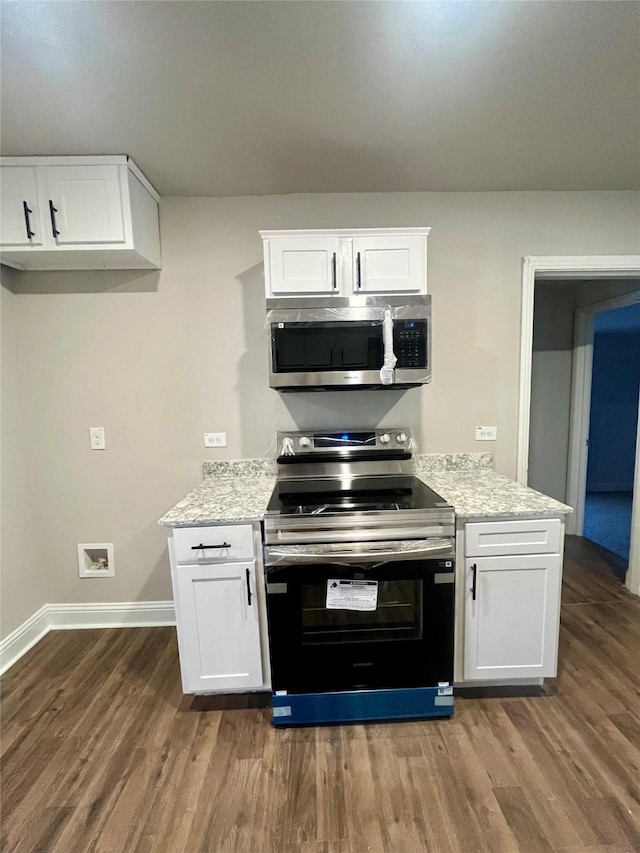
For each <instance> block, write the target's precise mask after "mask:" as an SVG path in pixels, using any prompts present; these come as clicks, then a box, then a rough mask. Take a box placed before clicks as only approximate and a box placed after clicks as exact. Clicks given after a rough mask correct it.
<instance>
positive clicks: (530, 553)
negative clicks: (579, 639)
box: [463, 519, 563, 682]
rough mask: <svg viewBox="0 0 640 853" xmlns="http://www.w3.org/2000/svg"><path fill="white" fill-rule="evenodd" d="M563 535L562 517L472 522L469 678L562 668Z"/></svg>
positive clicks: (523, 675)
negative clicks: (559, 639)
mask: <svg viewBox="0 0 640 853" xmlns="http://www.w3.org/2000/svg"><path fill="white" fill-rule="evenodd" d="M562 543H563V528H562V523H561V522H560V520H559V519H536V520H531V519H526V520H517V519H514V520H506V521H491V522H489V521H486V522H479V523H470V524H467V525H466V529H465V552H466V553H465V559H464V665H463V676H464V681H479V680H481V681H496V682H497V681H501V680H509V679H536V678H543V677H553V676H555V675H556V674H557V664H558V633H559V624H560V593H561V582H562Z"/></svg>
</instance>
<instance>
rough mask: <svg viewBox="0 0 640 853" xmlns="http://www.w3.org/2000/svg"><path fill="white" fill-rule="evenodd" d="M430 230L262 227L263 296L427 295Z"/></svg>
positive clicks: (268, 297)
mask: <svg viewBox="0 0 640 853" xmlns="http://www.w3.org/2000/svg"><path fill="white" fill-rule="evenodd" d="M429 231H430V229H429V228H394V229H390V228H369V229H367V228H361V229H350V230H338V231H261V232H260V235H261V237H262V240H263V245H264V270H265V291H266V296H267V299H270V298H279V297H295V296H297V297H300V296H352V295H354V294H385V293H393V294H399V293H400V294H401V293H407V294H421V293H426V292H427V236H428V234H429Z"/></svg>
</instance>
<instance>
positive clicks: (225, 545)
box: [191, 542, 231, 551]
mask: <svg viewBox="0 0 640 853" xmlns="http://www.w3.org/2000/svg"><path fill="white" fill-rule="evenodd" d="M207 548H231V545H229V543H228V542H223V543H222V545H203V544H202V542H201V543H200V544H199V545H192V546H191V550H192V551H206V550H207Z"/></svg>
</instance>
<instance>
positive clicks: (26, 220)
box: [22, 201, 36, 240]
mask: <svg viewBox="0 0 640 853" xmlns="http://www.w3.org/2000/svg"><path fill="white" fill-rule="evenodd" d="M22 209H23V210H24V224H25V227H26V229H27V240H30V239H31V238H32V237H35V236H36V234H35V231H32V230H31V220H30V219H29V214H30V213H33V210H31V208H30V207H29V205H28V204H27V202H26V201H23V202H22Z"/></svg>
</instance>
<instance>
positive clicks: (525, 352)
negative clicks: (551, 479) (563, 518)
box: [517, 256, 640, 595]
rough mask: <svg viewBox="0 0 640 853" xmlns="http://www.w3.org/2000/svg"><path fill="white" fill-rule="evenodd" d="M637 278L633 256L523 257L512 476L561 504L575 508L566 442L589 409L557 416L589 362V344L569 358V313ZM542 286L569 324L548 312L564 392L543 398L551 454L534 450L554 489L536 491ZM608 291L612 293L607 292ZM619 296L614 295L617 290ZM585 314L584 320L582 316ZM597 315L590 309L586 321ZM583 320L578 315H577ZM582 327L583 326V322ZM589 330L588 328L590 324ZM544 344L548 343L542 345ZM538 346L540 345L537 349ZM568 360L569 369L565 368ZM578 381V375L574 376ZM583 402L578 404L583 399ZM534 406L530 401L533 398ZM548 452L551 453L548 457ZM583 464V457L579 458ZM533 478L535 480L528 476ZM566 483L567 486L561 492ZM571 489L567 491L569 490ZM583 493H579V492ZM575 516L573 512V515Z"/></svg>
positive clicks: (552, 353)
mask: <svg viewBox="0 0 640 853" xmlns="http://www.w3.org/2000/svg"><path fill="white" fill-rule="evenodd" d="M639 277H640V257H639V256H620V257H613V256H605V257H598V256H594V257H559V258H553V257H551V258H525V260H524V265H523V290H522V325H521V362H520V406H519V430H518V457H517V477H518V480H519V482H521V483H523V484H525V485H526V484H530V485H531V486H532V487H534V488H536V486H537V487H538V488H539V489H540V490H541V491H546V492H547V493H550V492H551V491H552V490H555V492H556V493H555V494H552V496H553V497H557V498H558V499H560V500H563V498H564V502H567V503H569V504H571V505H575V503H576V502H575V500H573V497H574V496H575V486H576V483H577V482H578V479H579V478H577V476H576V475H577V468H576V465H575V461H574V460H575V454H572V453H570V450H569V445H570V438H571V436H572V435H574V434H575V432H576V429H575V427H576V418H577V421H578V425H579V426H580V427H582V428H584V427H585V426H586V429H587V430H588V422H589V406H588V403H587V404H585V405H583V407H582V409H581V410H579V411H578V412H576V408H575V406H574V407H573V409H572V408H571V407H570V406H568V405H567V406H566V407H565V408H564V415H563V417H564V420H563V417H558V416H557V415H558V412H559V410H560V408H561V407H560V406H559V405H556V404H559V402H560V401H561V400H562V399H564V400H565V401H568V400H570V398H571V388H572V387H574V388H575V387H576V381H575V380H576V370H578V373H579V371H580V368H582V371H583V377H584V372H585V371H584V368H585V366H588V367H589V369H590V366H591V363H590V362H589V363H588V364H587V362H588V361H589V359H590V358H591V354H592V345H591V346H589V345H587V344H585V343H583V345H582V346H580V347H578V348H577V349H576V350H575V356H576V357H575V358H573V355H574V352H573V340H572V335H571V330H572V326H573V312H574V311H575V310H576V307H579V308H585V307H587V306H593V305H594V304H595V303H598V302H602V301H605V300H606V299H607V297H612V296H613V295H614V293H615V291H616V287H618V288H621V289H622V291H623V292H624V291H625V290H626V291H629V290H632V289H635V290H637V289H638V286H640V282H639V283H638V284H637V285H634V282H631V281H627V282H621V283H620V284H619V285H614V283H613V282H612V279H618V280H621V279H629V278H636V279H638V278H639ZM580 280H582V281H581V285H582V292H581V296H580V299H579V300H578V301H577V302H576V299H575V291H574V295H573V296H570V294H569V290H567V289H566V288H567V287H568V286H569V287H570V286H571V285H572V284H573V283H577V281H580ZM544 284H547V285H548V287H547V291H548V292H550V293H555V298H556V300H559V301H560V302H562V301H563V300H564V302H565V303H566V304H565V308H567V307H568V306H570V307H569V317H570V318H571V319H570V321H569V322H566V323H565V324H564V329H563V328H562V326H563V324H562V322H559V315H558V314H557V312H556V311H555V309H553V311H552V315H553V320H552V325H551V326H550V328H551V329H552V331H553V335H555V336H556V337H557V336H558V335H560V336H561V337H562V335H564V341H563V342H561V345H558V342H557V341H555V342H554V341H551V345H550V346H547V347H546V350H547V355H548V356H549V359H550V360H551V362H554V361H555V365H556V367H555V368H554V370H555V372H556V375H560V374H562V376H563V377H564V378H563V381H564V383H565V384H564V391H560V392H558V389H557V388H556V389H555V391H556V397H555V401H552V398H550V397H548V396H547V398H546V400H545V405H546V408H545V413H544V419H543V420H544V426H545V427H546V429H547V435H548V436H552V437H553V441H554V442H555V446H554V447H553V452H550V450H549V448H551V446H552V445H551V444H550V443H549V442H546V441H544V440H543V441H541V442H540V443H539V447H538V450H540V448H542V452H543V454H545V459H546V464H547V468H548V471H550V472H552V473H553V475H554V476H555V487H554V489H550V488H540V484H539V483H536V482H530V478H529V462H530V442H531V448H532V449H533V448H534V445H535V440H536V439H535V438H534V435H533V433H532V430H531V425H532V417H533V418H535V412H532V409H531V404H532V390H533V391H535V388H533V385H532V380H533V379H534V377H533V362H534V348H533V344H534V301H535V296H536V291H537V290H538V287H539V286H541V285H544ZM612 287H613V290H612ZM619 292H620V291H619ZM588 313H589V312H588V311H587V312H586V313H585V317H586V316H587V315H588ZM597 313H598V311H597V310H595V311H592V312H591V314H592V317H593V316H595V314H597ZM583 320H584V317H583ZM587 325H588V323H587ZM591 328H593V325H592V326H591ZM547 343H549V342H547ZM543 348H544V347H543ZM572 361H573V367H572V365H571V363H572ZM578 378H579V377H578ZM583 402H584V401H583ZM534 404H535V399H534ZM587 436H588V433H587V432H586V431H585V433H584V443H585V446H586V441H587ZM554 453H555V454H556V455H555V457H554ZM639 456H640V454H636V469H637V465H638V457H639ZM554 458H555V459H556V460H557V459H563V462H564V470H563V465H562V464H560V465H558V464H556V462H554ZM585 463H586V454H585ZM584 478H585V489H586V467H585V472H584ZM534 479H535V477H534ZM639 479H640V478H639V477H638V475H637V470H636V474H635V477H634V482H635V491H636V493H637V491H638V481H639ZM567 484H568V485H569V488H567ZM571 489H573V493H572V492H571ZM583 494H584V493H583ZM581 512H582V516H581V518H580V519H579V524H580V525H582V524H583V518H584V499H583V500H582V509H581ZM576 515H578V513H576ZM639 515H640V502H639V501H637V500H636V501H635V504H634V510H633V521H632V531H631V545H630V560H629V571H628V572H627V576H626V586H627V587H628V588H629V589H630V590H631V591H632V592H634V593H635V594H636V595H638V594H640V519H639V518H638V516H639ZM575 521H576V519H575V518H573V517H571V516H569V517H568V525H567V532H573V531H572V530H571V529H570V527H569V524H571V525H572V526H574V527H575Z"/></svg>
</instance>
